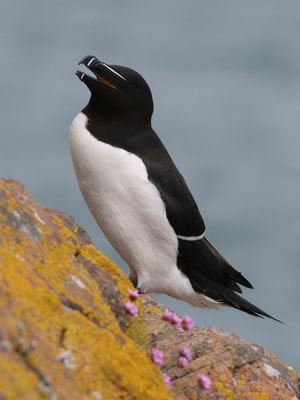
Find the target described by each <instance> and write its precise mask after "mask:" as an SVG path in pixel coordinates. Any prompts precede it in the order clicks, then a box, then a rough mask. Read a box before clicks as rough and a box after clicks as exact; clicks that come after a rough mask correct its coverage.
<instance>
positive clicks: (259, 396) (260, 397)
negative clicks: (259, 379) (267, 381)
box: [249, 392, 270, 400]
mask: <svg viewBox="0 0 300 400" xmlns="http://www.w3.org/2000/svg"><path fill="white" fill-rule="evenodd" d="M249 395H250V396H252V397H253V398H254V399H256V400H270V396H269V395H268V393H267V392H249Z"/></svg>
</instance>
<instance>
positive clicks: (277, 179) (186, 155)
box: [0, 0, 300, 373]
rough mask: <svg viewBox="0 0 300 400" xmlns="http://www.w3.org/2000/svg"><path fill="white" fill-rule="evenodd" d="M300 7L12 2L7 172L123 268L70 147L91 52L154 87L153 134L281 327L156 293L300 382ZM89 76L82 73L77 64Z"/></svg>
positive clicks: (6, 74) (4, 15) (4, 54)
mask: <svg viewBox="0 0 300 400" xmlns="http://www.w3.org/2000/svg"><path fill="white" fill-rule="evenodd" d="M299 21H300V2H299V0H287V1H284V2H282V1H279V0H267V1H264V2H261V1H259V0H251V1H240V0H239V1H238V0H235V1H233V0H229V1H226V2H224V1H214V2H212V1H199V0H189V1H188V2H186V1H179V0H172V1H171V0H165V1H163V2H162V1H158V0H153V1H151V2H140V1H137V0H129V1H126V2H120V1H99V0H98V1H94V0H91V1H88V2H83V1H78V0H65V1H57V0H53V1H51V2H41V1H38V0H27V1H21V0H2V2H1V13H0V41H1V74H0V82H1V97H0V98H1V108H0V113H1V133H0V135H1V136H0V175H1V177H6V178H13V179H17V180H19V181H21V182H22V183H23V184H24V185H25V186H26V188H27V190H28V191H29V193H30V194H31V195H32V196H33V197H34V199H35V200H37V201H38V202H39V203H41V204H42V205H45V206H50V207H55V208H58V209H60V210H63V211H65V212H67V213H69V214H71V215H73V216H74V217H75V219H76V221H77V223H78V224H80V225H82V226H84V227H85V229H86V230H87V231H88V233H89V234H90V236H91V238H92V240H93V242H94V243H95V245H96V246H97V247H98V248H99V249H101V250H102V251H103V252H104V253H105V254H107V255H108V256H109V257H110V258H111V259H112V260H114V261H115V262H116V263H117V264H119V265H120V267H121V268H122V269H124V270H125V271H127V266H126V265H125V263H124V262H123V261H122V260H121V259H120V257H119V256H118V255H117V254H116V252H115V251H114V250H113V249H112V248H111V246H110V245H109V243H108V242H107V241H106V239H105V237H104V236H103V235H102V233H101V232H100V230H99V228H98V227H97V225H96V223H95V222H94V220H93V218H92V217H91V215H90V214H89V211H88V209H87V207H86V205H85V203H84V201H83V199H82V197H81V194H80V192H79V189H78V187H77V182H76V179H75V175H74V172H73V167H72V163H71V158H70V154H69V148H68V132H69V127H70V124H71V122H72V120H73V118H74V117H75V115H76V114H77V113H78V112H79V111H80V110H81V109H82V108H83V107H84V106H85V105H86V103H87V101H88V98H89V92H88V90H87V88H86V87H85V85H83V84H82V83H80V81H79V80H78V78H77V77H76V76H75V75H74V72H75V70H76V69H77V62H78V60H79V59H80V58H81V57H83V56H85V55H87V54H92V55H95V56H97V57H98V58H99V59H100V60H102V61H104V62H107V63H110V64H119V65H125V66H128V67H131V68H133V69H135V70H137V71H138V72H139V73H141V75H143V76H144V78H145V79H146V80H147V82H148V83H149V85H150V87H151V89H152V93H153V96H154V102H155V112H154V117H153V127H154V129H155V130H156V132H157V133H158V134H159V136H160V137H161V139H162V140H163V142H164V143H165V145H166V147H167V148H168V150H169V152H170V153H171V155H172V157H173V159H174V161H175V163H176V164H177V166H178V168H179V170H180V171H181V173H182V174H183V176H184V177H185V179H186V181H187V183H188V185H189V187H190V189H191V191H192V193H193V194H194V197H195V198H196V201H197V203H198V205H199V208H200V211H201V213H202V215H203V217H204V220H205V222H206V225H207V236H208V238H209V239H210V240H211V241H212V242H213V243H214V244H215V246H216V247H217V248H218V250H219V251H220V252H221V253H222V254H223V255H224V257H225V258H227V259H228V261H229V262H231V263H232V265H233V266H234V267H235V268H237V269H238V270H239V271H241V272H242V273H243V274H244V275H245V277H246V278H247V279H249V280H250V282H252V284H253V285H254V288H255V289H254V290H247V289H245V291H244V295H245V297H246V298H247V299H248V300H250V301H251V302H254V303H255V304H256V305H257V306H259V307H261V308H262V309H263V310H265V311H266V312H268V313H270V314H271V315H273V316H275V317H276V318H278V319H280V320H282V321H284V322H285V325H281V324H279V323H276V322H274V321H271V320H270V321H269V320H261V319H256V318H253V317H250V316H248V315H246V314H243V313H241V312H238V311H236V310H231V309H224V308H222V309H221V311H205V310H201V309H195V308H193V307H191V306H189V305H188V304H185V303H183V302H179V301H176V300H174V299H171V298H169V297H167V296H164V295H159V296H157V298H158V299H159V300H160V301H162V302H163V303H164V304H166V305H167V306H169V307H172V308H173V309H174V310H176V311H177V312H178V313H180V314H181V315H182V316H184V315H186V314H188V315H190V316H192V317H193V318H194V319H195V321H196V324H197V325H201V326H216V327H218V328H221V329H224V330H228V331H232V332H234V333H236V334H237V335H239V336H241V337H242V338H243V339H245V340H247V341H250V342H254V343H257V344H259V345H263V346H265V347H266V348H267V349H269V350H270V351H272V352H274V353H275V354H276V355H277V356H278V357H280V358H281V359H282V360H283V361H285V362H286V363H287V364H289V365H291V366H292V367H293V368H294V369H296V371H297V372H298V373H300V359H299V336H300V335H299V333H300V318H299V313H300V311H299V307H300V290H299V284H300V268H299V260H300V244H299V238H300V182H299V181H300V157H299V148H300V137H299V127H300V112H299V105H300V22H299ZM81 67H82V68H83V70H84V69H85V68H84V67H83V66H81Z"/></svg>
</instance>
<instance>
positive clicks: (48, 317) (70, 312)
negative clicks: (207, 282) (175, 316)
mask: <svg viewBox="0 0 300 400" xmlns="http://www.w3.org/2000/svg"><path fill="white" fill-rule="evenodd" d="M10 185H12V186H13V190H15V191H17V190H19V191H20V195H19V196H18V197H16V196H14V195H11V193H10V188H9V186H10ZM0 187H1V189H2V190H3V191H4V192H5V194H6V196H7V198H8V201H7V202H4V201H2V203H1V205H2V206H3V207H5V210H6V212H8V213H13V212H14V211H15V214H16V211H17V213H18V214H16V215H22V213H23V215H25V214H26V215H27V217H26V224H28V226H29V227H30V228H31V229H32V231H30V229H27V225H26V226H25V225H24V226H25V227H24V229H23V230H22V229H17V228H15V227H14V226H9V225H8V223H9V218H5V216H4V215H0V221H2V223H1V226H0V243H1V247H0V276H1V279H0V293H1V295H0V305H1V307H0V334H1V335H0V338H1V342H0V345H1V346H2V350H3V349H4V350H3V351H2V352H1V353H0V354H1V355H0V387H1V394H2V395H3V396H4V397H5V398H8V399H17V398H22V399H27V398H28V399H29V398H30V399H32V400H36V399H46V398H48V399H56V398H62V399H64V398H65V399H67V398H72V399H80V400H88V399H90V400H91V399H93V398H94V399H95V394H97V393H98V394H99V397H100V396H101V398H102V399H103V400H106V399H141V398H145V394H146V396H147V399H153V400H156V399H157V400H159V399H162V400H164V399H171V395H170V393H169V392H168V390H167V389H166V387H165V385H164V383H163V381H162V378H161V374H160V371H159V370H158V369H157V368H156V367H155V365H154V364H153V363H152V362H151V361H150V360H149V359H148V358H147V357H146V356H145V355H144V354H142V353H141V352H140V351H139V350H138V349H137V347H136V345H135V343H134V342H133V341H132V340H131V338H130V336H131V337H133V338H135V340H136V342H137V343H139V344H140V347H142V348H145V343H146V339H145V338H146V333H145V332H146V331H145V327H144V323H143V322H142V319H141V318H132V319H131V322H130V323H129V324H128V327H127V334H126V333H124V332H122V330H121V329H120V327H119V325H118V322H117V321H116V319H115V316H114V313H113V312H112V310H111V309H110V307H109V306H108V305H107V304H106V303H105V302H104V301H103V296H102V293H101V289H100V288H99V285H98V284H97V283H96V282H95V280H94V279H93V278H92V277H91V275H90V274H89V273H88V271H87V270H86V268H84V267H83V265H81V263H80V261H78V260H77V259H76V256H75V254H76V252H77V251H78V249H80V252H81V255H82V256H83V257H84V258H85V259H86V260H88V261H90V262H92V263H93V264H95V265H96V266H98V267H99V268H102V269H104V270H105V271H107V272H109V273H110V274H111V276H112V277H113V279H114V280H115V281H116V285H117V287H118V290H119V291H120V293H121V295H122V296H123V298H124V302H125V300H126V299H127V298H128V293H127V288H128V287H131V283H130V281H129V279H128V277H127V276H126V275H125V274H123V273H122V271H121V270H120V269H119V268H118V267H117V266H116V265H115V264H114V263H112V262H111V261H110V260H108V259H107V257H105V256H104V255H102V254H101V253H100V252H99V251H98V250H97V249H96V248H95V247H94V246H92V245H87V246H83V247H80V243H79V242H78V239H77V238H76V235H75V233H76V232H77V231H76V229H75V228H74V227H73V228H72V229H69V228H67V227H66V226H64V224H63V223H62V221H61V220H60V219H59V218H58V217H55V216H52V218H51V219H52V222H51V223H52V225H53V226H52V227H51V229H50V228H49V226H47V223H46V222H45V221H47V218H48V220H49V215H46V214H45V211H44V210H43V209H42V208H41V207H40V206H39V205H38V204H36V203H35V202H34V201H32V199H30V196H29V195H28V193H27V192H26V191H25V190H24V189H20V187H18V184H16V183H15V182H13V181H12V182H7V181H6V182H4V184H3V181H0ZM37 216H38V218H37ZM34 226H36V227H37V228H36V231H35V228H34ZM35 232H37V234H36V235H35ZM137 304H138V307H139V310H140V311H142V304H141V302H140V301H138V302H137Z"/></svg>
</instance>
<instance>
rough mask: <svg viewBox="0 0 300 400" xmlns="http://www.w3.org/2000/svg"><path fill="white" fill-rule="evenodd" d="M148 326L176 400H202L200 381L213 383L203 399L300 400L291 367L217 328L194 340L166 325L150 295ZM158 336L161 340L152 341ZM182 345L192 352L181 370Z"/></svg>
mask: <svg viewBox="0 0 300 400" xmlns="http://www.w3.org/2000/svg"><path fill="white" fill-rule="evenodd" d="M141 297H142V302H143V306H144V320H145V323H146V326H147V330H148V336H149V342H150V345H149V348H148V354H150V349H151V343H153V342H154V341H157V342H158V347H159V349H160V350H162V351H163V352H164V364H163V366H162V370H163V372H165V373H167V374H168V375H170V376H171V378H172V392H173V394H174V399H176V400H187V399H189V400H194V399H195V400H197V399H198V398H200V397H199V395H200V392H199V389H197V384H196V375H197V374H199V373H201V374H205V375H207V376H209V377H210V379H211V380H212V382H213V384H212V387H211V389H210V390H209V391H208V393H207V394H204V393H201V399H209V400H220V399H224V400H225V399H226V400H231V399H238V400H239V399H245V400H252V399H261V400H286V399H290V400H296V399H299V398H300V397H299V391H298V379H297V375H296V373H295V372H294V371H293V369H292V368H291V367H288V366H287V365H286V364H284V363H283V362H282V361H280V360H279V359H278V358H277V357H276V356H275V355H274V354H272V353H270V352H268V351H267V350H266V349H264V348H263V347H261V346H258V345H256V344H251V343H248V342H245V341H244V340H242V339H240V338H239V337H238V336H236V335H234V334H233V333H229V332H223V331H222V330H220V329H216V328H194V329H193V330H192V331H191V332H190V333H189V334H188V333H186V332H184V331H183V330H182V329H176V328H175V327H174V326H173V325H170V324H169V323H168V322H165V321H162V315H163V311H164V309H165V307H164V306H163V305H161V304H159V303H158V302H157V301H156V300H155V299H154V298H153V296H151V295H148V294H145V295H142V296H141ZM153 331H156V332H157V337H156V338H153V337H152V336H151V334H152V332H153ZM179 345H185V346H188V347H189V348H190V349H191V350H192V356H193V357H192V360H191V361H190V363H189V365H188V366H186V367H185V368H178V367H177V359H178V348H179Z"/></svg>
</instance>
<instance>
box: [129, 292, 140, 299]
mask: <svg viewBox="0 0 300 400" xmlns="http://www.w3.org/2000/svg"><path fill="white" fill-rule="evenodd" d="M128 293H129V298H130V300H132V301H135V300H136V299H138V298H139V291H138V290H131V289H128Z"/></svg>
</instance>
